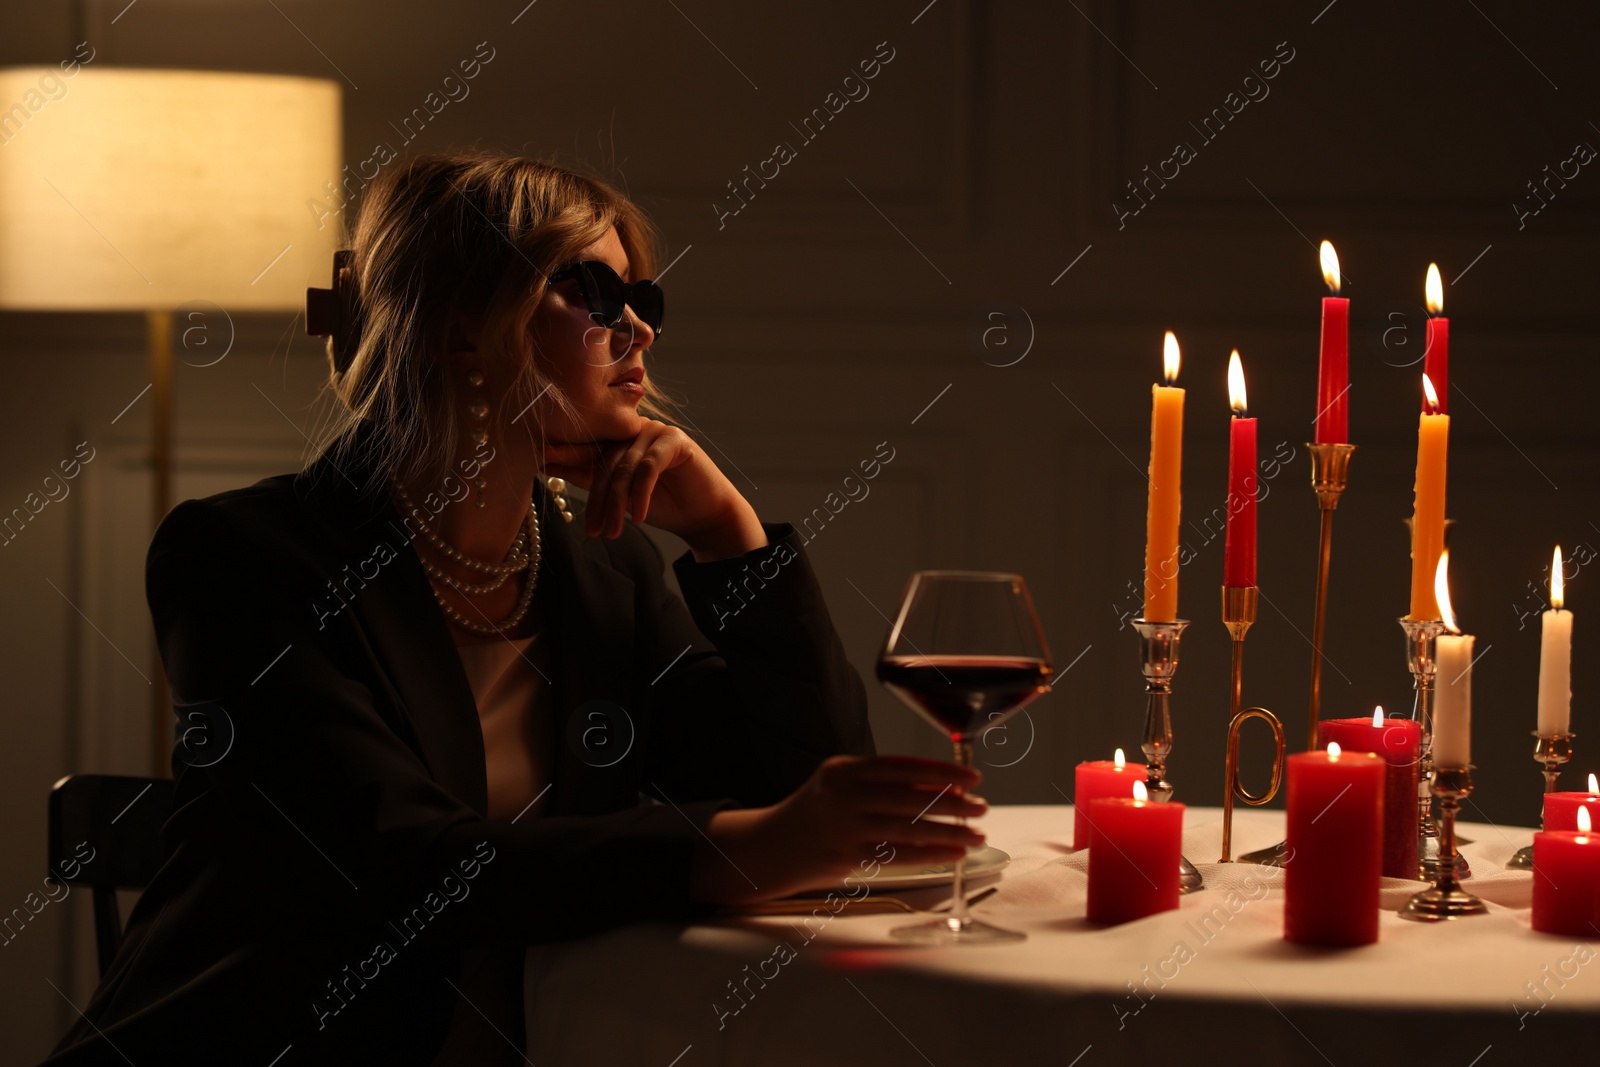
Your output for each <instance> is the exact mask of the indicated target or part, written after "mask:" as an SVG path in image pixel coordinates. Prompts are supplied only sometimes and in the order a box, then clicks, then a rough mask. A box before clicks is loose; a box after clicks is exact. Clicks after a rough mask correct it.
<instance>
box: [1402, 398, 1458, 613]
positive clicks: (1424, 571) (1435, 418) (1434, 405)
mask: <svg viewBox="0 0 1600 1067" xmlns="http://www.w3.org/2000/svg"><path fill="white" fill-rule="evenodd" d="M1422 392H1423V394H1424V395H1425V396H1426V397H1427V401H1428V410H1427V411H1426V412H1424V413H1423V415H1422V417H1421V418H1422V421H1421V422H1420V423H1419V424H1418V427H1417V485H1416V494H1417V495H1416V503H1415V505H1414V506H1413V510H1412V513H1411V613H1410V614H1409V615H1407V616H1406V617H1407V618H1410V619H1437V618H1438V617H1439V603H1438V600H1437V598H1436V597H1435V596H1434V578H1435V572H1436V571H1437V570H1438V567H1439V556H1440V555H1441V554H1442V553H1443V552H1444V480H1445V460H1446V457H1447V455H1448V453H1449V450H1450V416H1448V415H1440V414H1437V412H1438V410H1439V396H1438V394H1437V393H1435V392H1434V389H1433V382H1432V381H1430V380H1429V378H1428V376H1427V375H1426V374H1424V375H1423V376H1422Z"/></svg>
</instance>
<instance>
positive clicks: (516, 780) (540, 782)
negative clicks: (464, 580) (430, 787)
mask: <svg viewBox="0 0 1600 1067" xmlns="http://www.w3.org/2000/svg"><path fill="white" fill-rule="evenodd" d="M456 652H457V653H458V654H459V655H460V656H461V666H462V668H463V669H465V670H466V672H467V682H468V683H469V684H470V685H471V686H472V696H473V700H474V701H475V702H476V703H477V705H478V724H479V726H480V727H481V728H482V730H483V751H484V768H485V771H486V774H487V777H488V780H489V812H488V815H489V818H490V819H496V820H511V819H517V820H521V819H531V818H536V817H538V816H539V815H540V814H541V813H542V812H543V811H544V810H545V809H547V808H548V807H549V800H550V798H549V796H548V795H547V794H546V792H545V789H546V787H547V786H548V785H549V783H550V773H551V758H552V751H551V749H552V743H553V740H552V737H551V730H552V709H551V707H550V704H551V695H550V687H549V681H548V679H549V675H550V668H549V662H550V657H549V639H548V637H547V636H546V635H545V634H543V633H535V634H534V635H533V636H532V637H523V638H494V639H491V640H488V641H484V642H480V643H475V644H470V645H457V646H456ZM523 951H524V950H523V949H522V947H521V946H514V947H511V948H501V949H466V950H464V951H463V952H462V954H461V980H460V984H459V989H460V992H461V997H460V998H458V1000H457V1001H456V1007H455V1015H454V1017H453V1018H452V1020H451V1024H450V1029H449V1031H448V1033H447V1034H446V1037H445V1042H444V1046H443V1047H442V1048H441V1049H440V1050H439V1053H438V1055H437V1056H436V1058H435V1059H434V1061H433V1062H434V1064H435V1065H436V1067H455V1065H458V1064H473V1065H474V1067H496V1065H499V1064H505V1065H507V1067H510V1065H513V1064H521V1063H522V1062H523V1058H522V1057H521V1056H519V1055H518V1054H517V1048H516V1047H514V1046H513V1045H512V1041H515V1042H516V1043H517V1045H518V1046H520V1045H521V1044H522V1041H523V1032H522V958H523Z"/></svg>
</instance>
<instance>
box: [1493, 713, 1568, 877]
mask: <svg viewBox="0 0 1600 1067" xmlns="http://www.w3.org/2000/svg"><path fill="white" fill-rule="evenodd" d="M1533 736H1534V737H1536V738H1538V739H1539V740H1538V743H1537V744H1535V745H1534V748H1533V758H1534V759H1536V760H1538V761H1539V762H1540V763H1542V764H1544V791H1545V792H1546V793H1554V792H1555V791H1556V779H1557V778H1559V777H1560V776H1561V765H1562V764H1563V763H1565V762H1567V761H1568V760H1570V759H1571V758H1572V739H1573V738H1574V737H1576V736H1578V735H1577V734H1541V733H1540V732H1539V731H1537V730H1535V731H1534V732H1533ZM1539 826H1540V828H1541V829H1542V828H1543V827H1544V820H1543V819H1542V818H1541V819H1540V820H1539ZM1506 867H1507V868H1508V869H1510V870H1513V871H1531V870H1533V846H1532V845H1523V846H1522V847H1521V848H1519V849H1517V854H1516V855H1515V856H1512V857H1511V862H1509V863H1507V864H1506Z"/></svg>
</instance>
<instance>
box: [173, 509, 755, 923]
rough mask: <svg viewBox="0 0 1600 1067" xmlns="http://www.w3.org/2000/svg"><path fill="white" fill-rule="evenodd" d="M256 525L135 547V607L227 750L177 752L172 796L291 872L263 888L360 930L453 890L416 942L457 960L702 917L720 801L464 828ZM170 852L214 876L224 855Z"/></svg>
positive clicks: (205, 527)
mask: <svg viewBox="0 0 1600 1067" xmlns="http://www.w3.org/2000/svg"><path fill="white" fill-rule="evenodd" d="M255 525H256V524H255V523H253V522H248V523H247V522H244V521H241V520H240V518H239V517H237V516H236V515H234V514H232V513H231V512H230V510H229V509H228V508H226V507H223V506H219V505H217V504H214V503H211V502H207V501H186V502H185V503H183V504H180V505H178V507H176V508H175V509H174V510H173V511H172V512H171V513H170V514H169V515H168V516H167V517H166V519H165V521H163V522H162V523H161V526H160V528H159V529H158V531H157V533H156V535H155V538H154V540H153V542H152V544H151V546H150V550H149V555H148V559H147V566H146V595H147V598H148V600H149V604H150V611H151V615H152V617H153V620H154V624H155V630H156V635H157V639H158V642H159V645H160V649H161V656H162V660H163V662H164V663H165V666H166V670H167V674H168V677H169V679H170V681H171V685H172V689H173V696H174V700H175V701H176V702H178V703H181V704H185V705H194V704H200V703H204V704H206V705H207V706H210V707H213V708H215V709H220V710H218V711H216V712H215V713H216V714H217V715H219V716H225V717H226V720H227V723H228V726H229V731H228V732H229V733H231V735H232V737H231V747H229V748H228V749H227V751H226V754H225V755H223V756H222V757H221V758H208V760H206V761H191V762H190V763H189V764H188V765H183V762H182V761H180V759H179V758H178V754H177V753H176V752H175V754H174V771H175V773H178V774H181V775H182V776H184V777H187V776H189V775H200V776H203V781H202V782H201V783H199V784H198V785H197V784H196V783H194V782H184V781H180V796H182V795H196V794H198V795H199V796H200V797H201V799H202V801H203V802H204V803H207V804H220V805H223V806H224V812H225V813H226V815H227V816H228V819H227V820H226V821H227V822H228V823H229V824H231V825H232V826H234V827H236V828H237V832H238V833H239V834H240V835H241V838H240V839H243V840H248V839H249V837H248V835H251V834H255V835H264V837H263V840H266V839H270V843H271V846H272V847H271V848H266V847H264V848H263V849H262V851H263V852H270V853H271V854H274V855H282V856H292V857H298V858H297V859H296V860H294V861H293V863H294V865H296V866H298V867H299V868H300V871H299V873H298V874H297V875H294V876H291V875H288V874H280V872H276V871H274V872H272V875H271V876H272V877H273V878H278V879H280V882H282V881H298V883H299V884H301V885H314V886H317V887H319V889H320V891H321V892H325V893H327V894H328V896H329V897H330V898H331V899H330V901H329V902H330V904H333V905H335V906H337V905H338V903H339V902H341V901H342V902H348V904H349V906H350V907H351V909H352V912H351V913H352V914H359V915H368V916H370V915H373V914H384V913H385V911H384V910H376V909H385V910H386V911H387V913H389V914H392V913H393V911H392V909H394V908H395V907H397V906H398V907H400V908H401V909H405V908H409V907H410V906H412V905H414V904H418V903H419V902H420V901H422V900H423V899H424V897H425V895H426V894H429V893H431V894H433V895H434V896H435V897H437V896H438V895H439V893H440V892H441V884H442V880H443V879H445V878H450V879H452V884H455V885H458V886H464V887H465V889H466V890H467V892H465V894H464V895H462V896H461V897H460V899H457V898H456V897H455V896H454V895H452V896H451V903H450V905H449V906H448V907H444V908H442V910H440V912H439V914H438V916H437V919H436V920H435V921H434V922H433V923H431V924H430V925H429V927H428V929H429V936H430V938H433V937H436V938H440V939H442V940H443V943H445V944H451V945H459V946H474V945H494V944H501V945H503V944H506V943H507V942H508V941H515V942H517V943H533V942H539V941H547V940H553V939H558V938H563V937H571V936H579V935H582V934H585V933H591V932H594V931H598V930H602V929H606V928H609V927H612V926H616V925H620V924H622V923H626V922H630V921H635V920H641V919H651V918H673V917H687V916H692V915H696V914H700V913H701V912H702V910H703V909H701V908H700V907H699V906H697V905H695V904H694V903H692V902H691V900H690V899H689V882H690V865H691V857H692V854H693V851H694V849H695V846H696V844H697V843H698V842H699V841H700V840H702V837H703V831H702V827H703V825H704V824H705V822H706V821H707V820H709V818H710V817H711V815H712V814H713V813H714V812H715V811H717V810H718V809H720V808H722V807H727V806H729V802H728V801H725V800H724V801H719V802H709V803H699V804H695V803H682V804H679V805H678V806H677V807H676V808H674V807H639V808H635V809H631V810H627V811H622V812H617V813H614V814H608V815H602V816H582V817H571V816H569V817H550V818H541V819H534V820H528V821H526V822H523V823H520V824H512V823H509V822H504V821H488V820H485V819H483V818H481V817H480V816H479V815H478V814H477V813H476V812H475V811H474V810H473V809H471V808H470V807H469V806H468V805H466V804H465V803H464V802H462V801H460V800H458V799H457V798H456V797H454V796H453V795H451V794H450V793H448V792H447V791H446V790H444V789H443V788H441V787H440V786H439V785H438V784H437V783H436V782H435V781H434V780H433V778H432V777H431V775H430V774H429V771H428V768H427V767H426V766H425V764H424V762H423V760H422V758H421V757H420V756H419V755H418V752H417V750H415V749H414V748H413V747H412V746H411V745H409V744H408V743H407V740H406V739H407V737H409V726H408V724H407V723H406V722H405V720H404V715H403V713H401V712H399V711H398V710H397V709H396V707H395V702H394V701H389V700H378V699H375V694H374V689H375V688H379V687H381V686H382V685H384V684H386V683H385V682H384V680H383V679H382V677H381V676H377V675H375V674H374V672H373V671H374V669H373V668H368V667H366V666H365V665H366V664H368V663H370V662H372V661H371V660H370V649H366V648H365V639H364V637H363V636H362V633H361V631H360V630H359V628H358V627H357V626H356V625H355V624H353V623H350V622H348V620H347V618H345V619H341V620H339V621H337V622H336V623H335V624H333V625H330V626H328V627H327V628H326V629H321V630H319V629H318V628H317V625H316V622H317V620H316V617H315V615H314V613H313V612H312V611H311V610H309V608H308V605H309V604H310V603H311V600H310V599H308V598H310V597H313V596H315V595H316V593H317V592H318V590H317V586H318V584H319V580H320V578H319V575H318V574H317V573H316V570H317V569H316V567H315V566H314V565H313V564H311V563H309V562H298V560H301V559H303V557H301V556H300V555H299V554H298V553H297V551H296V549H295V548H294V547H293V546H289V545H285V544H283V543H281V541H282V540H283V539H280V543H279V544H277V545H274V544H272V543H271V542H272V535H270V534H265V533H259V532H256V531H255V530H253V529H252V527H254V526H255ZM347 615H348V613H347ZM201 762H204V763H205V765H204V766H201V765H200V763H201ZM177 847H189V848H199V849H202V850H204V849H214V850H215V854H216V855H219V856H220V855H221V854H222V853H223V852H224V850H225V849H226V848H231V847H233V846H232V844H231V843H230V844H225V843H223V842H208V841H204V840H200V841H186V842H181V843H179V844H178V846H177ZM219 863H220V861H219ZM347 890H348V891H349V895H348V896H346V895H345V894H346V891H347ZM233 891H237V892H239V893H240V894H241V895H244V894H247V893H251V892H258V891H259V887H258V886H236V887H234V890H233Z"/></svg>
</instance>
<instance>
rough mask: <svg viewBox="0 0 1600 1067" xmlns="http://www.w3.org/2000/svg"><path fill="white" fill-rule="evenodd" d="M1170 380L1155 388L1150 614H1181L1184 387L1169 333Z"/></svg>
mask: <svg viewBox="0 0 1600 1067" xmlns="http://www.w3.org/2000/svg"><path fill="white" fill-rule="evenodd" d="M1161 362H1162V370H1163V372H1164V373H1165V377H1166V380H1167V384H1166V385H1155V386H1152V387H1151V400H1150V507H1149V511H1148V512H1147V513H1146V517H1145V543H1144V617H1145V619H1147V620H1148V621H1150V622H1172V621H1173V620H1174V619H1176V618H1177V617H1178V516H1179V510H1180V506H1181V495H1180V493H1179V487H1180V482H1181V480H1182V475H1183V390H1182V389H1179V388H1177V387H1176V386H1174V385H1173V384H1172V383H1173V382H1175V381H1177V380H1178V339H1177V338H1176V337H1174V336H1173V335H1172V333H1171V331H1168V332H1167V336H1166V341H1165V344H1164V347H1163V351H1162V359H1161Z"/></svg>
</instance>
